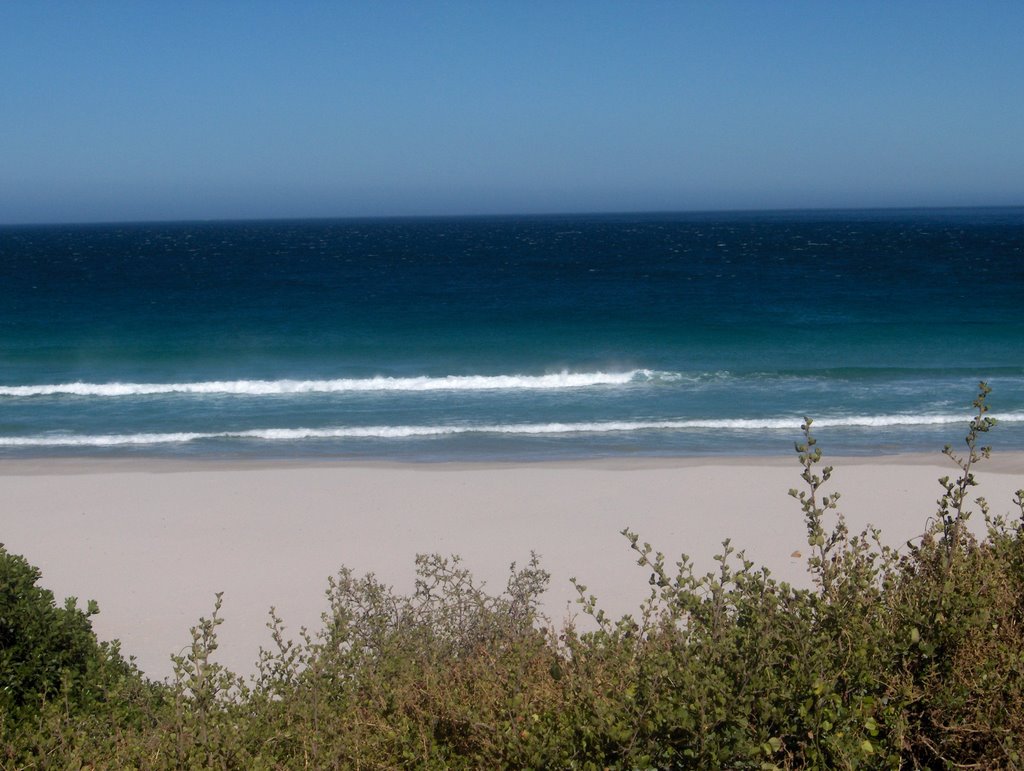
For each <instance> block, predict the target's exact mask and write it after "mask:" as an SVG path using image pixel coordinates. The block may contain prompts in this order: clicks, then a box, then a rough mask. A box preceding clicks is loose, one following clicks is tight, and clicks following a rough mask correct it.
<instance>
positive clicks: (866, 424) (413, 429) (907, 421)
mask: <svg viewBox="0 0 1024 771" xmlns="http://www.w3.org/2000/svg"><path fill="white" fill-rule="evenodd" d="M992 417H995V418H996V419H997V420H999V421H1001V422H1006V423H1021V422H1024V412H1017V413H1006V414H1002V415H993V416H992ZM968 418H969V416H965V415H860V416H848V417H835V418H822V419H819V420H815V421H814V426H815V427H816V428H838V427H848V428H886V427H891V426H941V425H949V424H962V423H964V422H965V421H966V420H967V419H968ZM802 423H803V420H802V419H801V418H735V419H728V418H726V419H716V420H652V421H601V422H592V423H510V424H498V425H454V426H444V425H435V426H429V425H428V426H349V427H336V428H261V429H250V430H243V431H210V432H171V433H138V434H45V435H36V436H7V437H0V447H118V446H130V445H153V444H180V443H185V442H193V441H200V440H232V439H242V440H246V439H248V440H257V441H301V440H309V439H405V438H415V437H441V436H452V435H458V434H492V435H499V434H515V435H525V436H529V435H538V436H539V435H550V434H563V435H569V434H598V433H615V432H629V431H686V430H708V431H713V430H742V431H765V430H786V431H799V430H800V426H801V424H802Z"/></svg>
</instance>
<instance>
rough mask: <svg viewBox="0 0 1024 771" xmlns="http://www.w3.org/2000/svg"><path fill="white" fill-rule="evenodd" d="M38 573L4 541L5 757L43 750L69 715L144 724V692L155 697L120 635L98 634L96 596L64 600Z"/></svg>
mask: <svg viewBox="0 0 1024 771" xmlns="http://www.w3.org/2000/svg"><path fill="white" fill-rule="evenodd" d="M39 578H40V571H39V569H38V568H36V567H34V566H33V565H31V564H29V562H28V561H27V560H26V559H25V558H24V557H22V556H20V555H16V554H11V553H10V552H9V551H8V550H7V549H6V548H5V547H4V546H3V544H0V741H2V742H3V744H2V747H0V761H2V759H3V758H5V757H6V759H7V760H12V759H13V758H14V757H17V756H21V757H23V758H24V757H26V756H28V757H31V756H45V755H46V754H48V753H49V752H51V751H53V750H54V749H55V748H56V747H57V746H59V745H60V744H61V742H62V741H63V740H64V739H65V738H66V736H65V734H66V733H67V731H68V730H69V726H70V724H71V722H75V723H77V724H78V727H79V728H80V727H82V726H84V725H85V723H87V722H89V721H90V720H94V719H97V718H98V719H99V720H100V721H101V722H102V723H106V722H107V721H108V719H114V720H116V721H118V722H134V723H136V724H138V721H139V718H140V715H141V713H140V712H139V711H138V705H139V703H140V699H141V700H143V701H146V700H151V699H154V698H156V697H157V690H155V689H154V686H152V684H147V683H145V681H144V680H143V678H142V676H141V673H140V672H139V671H138V670H137V668H136V667H135V666H134V664H133V663H131V662H130V661H125V660H124V658H122V656H121V653H120V646H119V644H118V643H117V642H116V641H115V642H100V641H99V640H97V638H96V635H95V634H94V632H93V630H92V622H91V621H90V618H91V617H92V616H93V615H95V614H96V613H98V612H99V608H98V607H97V605H96V603H95V602H93V601H89V602H88V603H87V605H86V609H85V610H81V609H80V608H79V607H78V605H77V600H76V598H74V597H69V598H68V599H67V600H66V601H65V603H64V605H63V606H59V605H57V604H56V602H55V600H54V596H53V593H52V592H51V591H49V590H48V589H44V588H42V587H40V586H39V585H38V581H39ZM107 728H108V726H106V725H104V726H102V727H101V728H100V733H101V734H102V733H106V732H107ZM4 765H7V764H6V763H5V764H4Z"/></svg>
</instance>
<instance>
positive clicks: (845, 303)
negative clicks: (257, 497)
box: [0, 209, 1024, 460]
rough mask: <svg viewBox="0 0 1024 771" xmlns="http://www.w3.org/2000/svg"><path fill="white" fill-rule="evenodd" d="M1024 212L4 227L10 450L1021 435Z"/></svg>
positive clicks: (877, 441)
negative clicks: (986, 392) (984, 385)
mask: <svg viewBox="0 0 1024 771" xmlns="http://www.w3.org/2000/svg"><path fill="white" fill-rule="evenodd" d="M1022 311H1024V209H959V210H941V211H940V210H910V211H896V210H887V211H840V212H776V213H756V214H755V213H733V214H652V215H619V216H610V215H593V216H549V217H505V218H482V217H478V218H436V219H434V218H431V219H394V220H386V219H378V220H316V221H263V222H209V223H206V222H204V223H173V224H164V223H161V224H130V225H87V226H78V225H76V226H71V225H68V226H17V227H3V228H0V457H26V456H32V457H35V456H64V455H74V456H82V455H88V456H109V455H117V456H126V455H146V456H191V457H229V458H244V457H271V458H291V457H297V458H309V457H333V458H364V459H395V460H452V459H461V460H474V459H481V460H500V459H518V460H524V459H525V460H530V459H552V458H580V457H594V456H636V455H648V456H649V455H719V454H759V453H770V454H778V453H787V452H791V451H792V446H793V442H794V440H796V439H798V438H799V425H800V423H801V417H802V416H804V415H810V416H812V417H814V418H815V419H816V421H817V425H818V427H819V428H818V432H817V433H818V436H819V440H820V442H821V444H822V446H823V447H824V448H825V450H826V451H827V452H831V453H833V454H839V453H865V454H871V453H878V452H884V453H891V452H902V451H932V450H934V451H938V450H939V449H940V448H941V447H942V445H943V444H945V443H946V442H951V443H954V444H956V443H957V442H959V441H960V440H961V439H962V437H963V435H964V433H965V429H966V422H967V419H968V417H969V415H970V408H969V405H970V402H971V400H972V399H973V397H974V395H975V393H976V385H977V382H978V381H979V380H981V379H984V380H987V381H988V382H989V383H990V385H991V386H992V387H993V389H994V391H993V394H992V396H991V397H990V403H991V406H992V410H993V413H994V414H996V416H997V417H998V418H1000V422H1001V425H1000V426H999V427H998V428H997V429H996V431H995V432H994V433H993V434H992V435H991V437H990V438H991V443H992V444H993V445H994V446H995V448H996V449H997V450H998V449H1000V448H1006V449H1024V313H1022Z"/></svg>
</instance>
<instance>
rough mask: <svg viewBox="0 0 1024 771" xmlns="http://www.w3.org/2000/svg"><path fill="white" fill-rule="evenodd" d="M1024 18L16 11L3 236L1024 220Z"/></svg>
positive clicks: (9, 47) (561, 11) (859, 12)
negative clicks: (107, 226)
mask: <svg viewBox="0 0 1024 771" xmlns="http://www.w3.org/2000/svg"><path fill="white" fill-rule="evenodd" d="M1022 33H1024V3H1022V2H1019V1H1017V2H1006V3H997V2H977V3H973V2H972V3H967V2H941V1H933V2H914V1H913V0H900V1H899V2H867V1H864V2H848V3H838V2H824V1H821V0H818V1H815V2H749V3H747V2H721V3H718V2H712V3H705V2H600V1H599V0H590V1H588V2H528V1H527V0H519V1H518V2H433V3H431V2H409V3H400V2H386V1H385V2H372V3H371V2H365V3H341V2H337V3H335V2H331V3H315V2H305V3H285V2H276V3H270V2H258V0H248V1H247V2H195V3H189V2H175V3H161V2H123V3H116V2H89V3H80V2H75V3H47V2H9V3H5V4H3V6H2V7H0V105H2V108H0V222H3V223H16V222H66V221H121V220H140V219H142V220H150V219H205V218H252V217H323V216H366V215H418V214H484V213H533V212H578V211H641V210H705V209H751V208H752V209H762V208H792V207H799V208H802V207H813V208H819V207H860V206H964V205H1020V204H1024V53H1022V51H1024V45H1022V43H1021V35H1022Z"/></svg>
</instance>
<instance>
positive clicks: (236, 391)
mask: <svg viewBox="0 0 1024 771" xmlns="http://www.w3.org/2000/svg"><path fill="white" fill-rule="evenodd" d="M672 379H675V373H670V372H665V373H661V372H654V371H652V370H648V369H634V370H630V371H628V372H558V373H552V374H547V375H447V376H445V377H371V378H338V379H333V380H211V381H203V382H197V383H81V382H79V383H58V384H49V385H20V386H0V396H22V397H24V396H65V395H66V396H108V397H114V396H149V395H154V394H231V395H238V396H270V395H277V394H310V393H347V392H357V391H487V390H516V389H526V390H548V389H559V388H589V387H592V386H608V385H625V384H627V383H633V382H647V381H653V380H672Z"/></svg>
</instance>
